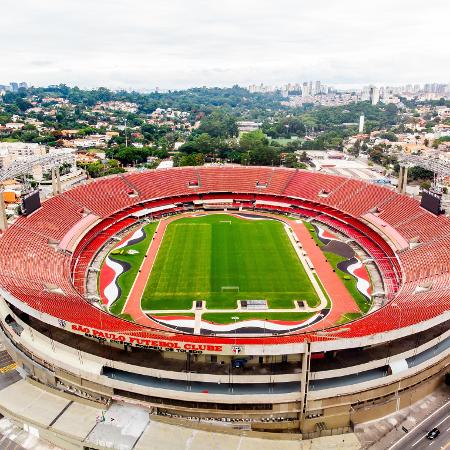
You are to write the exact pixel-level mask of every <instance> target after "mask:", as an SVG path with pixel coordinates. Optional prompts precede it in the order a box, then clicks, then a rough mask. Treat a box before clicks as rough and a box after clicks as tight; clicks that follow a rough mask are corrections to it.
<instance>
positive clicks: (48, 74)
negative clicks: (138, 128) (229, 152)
mask: <svg viewBox="0 0 450 450" xmlns="http://www.w3.org/2000/svg"><path fill="white" fill-rule="evenodd" d="M446 12H447V13H448V12H450V6H449V4H448V3H447V2H445V1H441V0H436V1H435V2H434V7H433V8H423V5H422V4H421V3H419V2H418V1H415V0H414V1H409V2H407V1H404V0H400V1H397V2H395V3H394V2H388V1H386V0H381V1H380V2H378V3H377V7H376V9H375V8H373V7H371V6H368V5H367V6H366V5H361V4H360V2H357V1H355V0H344V1H343V2H339V5H335V4H329V3H328V4H326V2H325V1H324V0H320V1H318V2H316V3H314V4H313V5H311V4H305V3H304V2H303V3H298V2H293V1H291V0H283V1H281V2H277V3H274V2H269V1H259V2H256V1H254V0H248V1H246V2H245V3H242V2H237V1H235V0H230V1H229V2H227V7H226V8H225V7H224V6H223V5H218V4H212V3H210V2H205V1H203V0H199V1H197V2H195V4H189V5H187V4H186V3H184V2H181V1H175V2H171V3H170V5H168V4H165V3H163V2H161V1H154V2H152V3H151V4H147V3H145V2H142V1H134V2H133V3H131V4H127V5H125V4H124V3H123V2H118V1H110V2H107V3H106V2H104V1H100V2H96V3H95V4H92V3H88V2H87V1H85V0H82V1H81V2H79V3H77V4H76V5H75V4H70V3H68V2H56V1H55V0H48V1H47V2H45V3H44V4H40V5H39V7H37V6H36V4H35V3H34V2H32V1H31V0H24V1H22V2H20V4H18V3H17V2H13V1H11V0H6V2H5V4H4V7H3V16H4V24H3V27H2V29H1V30H0V38H2V41H3V42H8V44H7V45H4V46H3V48H2V50H1V51H0V55H1V56H2V60H3V61H7V64H6V65H4V67H3V68H2V82H7V81H8V80H15V79H26V80H27V81H28V82H29V84H31V85H48V84H58V83H66V84H68V85H78V86H80V87H98V86H106V87H109V88H113V89H116V88H126V89H131V88H134V89H152V88H154V87H156V86H159V87H160V88H162V89H183V88H187V87H192V86H203V85H205V86H231V85H233V84H239V85H241V86H248V85H250V84H259V83H260V82H261V81H263V82H264V84H275V85H278V84H283V83H286V82H288V81H289V80H294V81H296V80H299V81H303V80H316V79H318V80H320V79H323V80H327V83H328V84H330V85H333V86H335V87H338V88H339V87H345V86H354V87H362V86H363V85H365V84H375V85H392V84H406V83H412V84H416V83H419V84H424V83H428V82H437V83H447V82H448V78H447V77H448V73H449V71H450V70H449V69H450V62H449V58H446V56H447V55H448V49H447V48H446V42H448V29H447V27H446V24H445V17H447V16H448V14H446ZM430 29H432V30H433V32H432V33H430ZM17 30H20V32H17ZM86 30H88V31H86ZM13 35H14V39H11V36H13ZM431 50H432V51H431Z"/></svg>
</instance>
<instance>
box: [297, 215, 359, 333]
mask: <svg viewBox="0 0 450 450" xmlns="http://www.w3.org/2000/svg"><path fill="white" fill-rule="evenodd" d="M289 225H290V226H291V227H292V229H293V230H294V233H295V234H296V235H297V237H298V239H299V240H300V242H301V244H302V246H303V249H304V250H305V252H306V253H307V255H308V257H309V259H310V260H311V262H312V264H313V266H314V268H315V270H316V273H317V275H318V277H319V279H320V281H321V282H322V285H323V286H324V288H325V290H326V291H327V293H328V295H329V297H330V299H331V303H332V304H331V311H330V313H329V314H328V316H327V317H326V318H325V319H324V320H322V321H321V322H319V324H317V325H319V327H320V328H324V327H330V326H333V325H336V322H337V321H338V320H339V319H340V318H341V317H342V315H343V314H346V313H357V312H360V310H359V307H358V305H357V304H356V302H355V300H354V299H353V297H352V296H351V295H350V293H349V292H348V290H347V288H346V287H345V285H344V283H343V282H342V280H341V279H340V278H339V276H338V275H337V274H336V273H335V272H333V268H332V266H331V264H330V263H329V262H328V261H327V260H326V257H325V255H324V254H323V252H322V250H321V249H320V247H318V246H317V245H316V241H315V240H314V238H313V237H312V236H311V234H310V233H309V231H308V229H307V228H306V227H305V225H304V224H303V223H298V222H294V221H289ZM314 328H317V326H312V327H311V328H305V330H307V331H310V330H312V329H314ZM305 330H302V331H305Z"/></svg>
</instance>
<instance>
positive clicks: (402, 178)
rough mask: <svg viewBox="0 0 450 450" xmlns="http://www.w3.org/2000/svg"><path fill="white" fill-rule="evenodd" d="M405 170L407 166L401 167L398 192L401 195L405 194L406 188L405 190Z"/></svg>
mask: <svg viewBox="0 0 450 450" xmlns="http://www.w3.org/2000/svg"><path fill="white" fill-rule="evenodd" d="M405 169H406V167H405V166H400V170H399V173H398V185H397V192H398V193H400V194H401V193H402V192H405V188H404V186H403V183H404V179H405V176H404V173H405Z"/></svg>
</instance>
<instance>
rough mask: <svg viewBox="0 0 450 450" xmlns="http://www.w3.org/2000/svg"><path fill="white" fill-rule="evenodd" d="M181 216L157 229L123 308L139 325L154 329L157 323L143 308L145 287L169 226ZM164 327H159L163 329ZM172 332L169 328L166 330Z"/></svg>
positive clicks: (165, 222) (162, 223)
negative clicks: (142, 301)
mask: <svg viewBox="0 0 450 450" xmlns="http://www.w3.org/2000/svg"><path fill="white" fill-rule="evenodd" d="M179 218H180V217H179V216H174V217H170V218H168V219H163V220H161V221H160V222H159V224H158V226H157V227H156V230H155V233H154V234H153V238H152V242H151V244H150V246H149V248H148V251H147V255H146V257H145V258H144V261H143V263H142V265H141V268H140V269H139V273H138V275H137V277H136V279H135V281H134V284H133V286H132V287H131V291H130V293H129V295H128V299H127V302H126V303H125V306H124V308H123V311H122V313H124V314H129V315H130V316H131V317H132V318H133V319H134V320H135V321H136V322H137V323H140V324H142V325H147V326H151V327H154V326H155V322H153V321H152V320H151V319H150V318H149V317H148V316H147V315H145V314H144V312H143V311H142V307H141V300H142V296H143V295H144V291H145V286H146V285H147V281H148V279H149V277H150V273H151V271H152V268H153V264H154V263H155V260H156V256H157V255H158V251H159V248H160V247H161V243H162V240H163V238H164V234H165V232H166V229H167V225H169V223H170V222H173V221H174V220H177V219H179ZM161 326H162V325H159V327H161ZM166 329H167V330H170V329H169V328H166Z"/></svg>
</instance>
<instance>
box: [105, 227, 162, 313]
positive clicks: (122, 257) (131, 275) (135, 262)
mask: <svg viewBox="0 0 450 450" xmlns="http://www.w3.org/2000/svg"><path fill="white" fill-rule="evenodd" d="M156 226H157V223H156V222H155V223H150V224H148V225H146V226H145V227H144V230H145V232H146V234H147V236H146V238H145V239H144V240H142V241H141V242H138V243H137V244H135V245H130V246H127V247H124V248H122V249H121V250H124V251H125V252H126V251H127V250H134V251H137V252H139V253H135V254H131V255H129V254H126V253H125V252H124V253H123V254H114V252H111V253H109V254H110V256H111V257H112V258H113V259H115V260H119V261H124V262H128V263H130V265H131V268H130V269H129V270H128V271H126V272H124V273H122V274H121V275H120V276H119V278H118V280H117V283H118V285H119V286H120V289H121V296H120V297H119V298H118V299H117V300H116V301H115V302H114V303H113V304H112V305H111V307H110V308H109V310H110V312H111V313H112V314H117V315H119V314H121V313H122V309H123V306H124V304H125V300H126V299H127V297H128V294H129V292H130V289H131V286H132V285H133V282H134V280H135V279H136V275H137V273H138V271H139V268H140V267H141V264H142V261H143V259H144V256H145V254H146V253H147V249H148V246H149V245H150V242H151V241H152V237H153V233H154V232H155V229H156Z"/></svg>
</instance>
